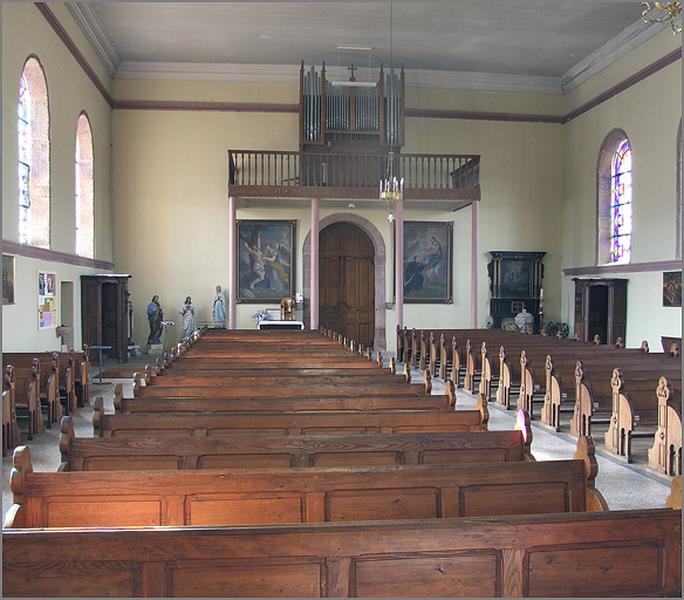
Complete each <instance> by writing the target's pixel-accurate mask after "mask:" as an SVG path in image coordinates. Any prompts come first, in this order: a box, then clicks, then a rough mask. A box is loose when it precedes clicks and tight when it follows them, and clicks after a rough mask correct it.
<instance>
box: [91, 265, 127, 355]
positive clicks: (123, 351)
mask: <svg viewBox="0 0 684 600" xmlns="http://www.w3.org/2000/svg"><path fill="white" fill-rule="evenodd" d="M129 278H130V275H81V322H82V325H83V343H84V344H88V345H89V346H111V347H112V349H111V350H104V351H103V352H102V354H103V356H107V357H108V358H116V359H118V360H119V362H126V361H127V360H128V303H127V294H128V279H129ZM95 356H96V355H95V353H93V354H92V355H91V357H90V358H91V359H94V360H97V359H96V358H95Z"/></svg>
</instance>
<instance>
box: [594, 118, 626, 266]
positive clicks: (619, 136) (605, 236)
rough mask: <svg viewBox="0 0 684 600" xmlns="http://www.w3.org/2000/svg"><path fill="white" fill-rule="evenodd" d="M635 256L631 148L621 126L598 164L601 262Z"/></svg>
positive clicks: (606, 144) (603, 149)
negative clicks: (633, 252)
mask: <svg viewBox="0 0 684 600" xmlns="http://www.w3.org/2000/svg"><path fill="white" fill-rule="evenodd" d="M631 257H632V147H631V145H630V143H629V138H628V137H627V134H626V133H625V132H624V131H622V130H621V129H615V130H613V131H611V132H610V133H609V134H608V136H607V137H606V139H605V140H604V142H603V145H602V146H601V151H600V153H599V163H598V264H627V263H629V262H630V260H631Z"/></svg>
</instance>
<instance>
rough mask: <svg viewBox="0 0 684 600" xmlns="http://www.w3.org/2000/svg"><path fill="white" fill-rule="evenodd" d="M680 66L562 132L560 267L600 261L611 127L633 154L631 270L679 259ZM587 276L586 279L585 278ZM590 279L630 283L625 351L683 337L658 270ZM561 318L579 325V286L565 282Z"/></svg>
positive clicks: (583, 95) (623, 67) (600, 80)
mask: <svg viewBox="0 0 684 600" xmlns="http://www.w3.org/2000/svg"><path fill="white" fill-rule="evenodd" d="M679 42H680V38H679V37H674V36H672V34H671V33H668V32H667V31H665V32H663V33H662V34H660V35H658V36H656V37H655V38H653V39H651V40H650V41H649V42H647V43H646V44H644V45H643V46H641V47H640V48H637V49H636V50H635V51H633V52H631V53H630V54H628V55H627V56H625V57H623V58H622V59H620V60H619V61H617V63H615V65H613V66H611V67H610V68H609V69H607V70H606V71H603V72H601V73H599V74H598V75H596V76H595V77H593V78H592V79H590V80H589V81H588V82H586V83H585V84H583V85H582V86H580V88H579V89H578V90H576V91H575V92H573V94H572V95H570V97H569V100H570V101H571V102H574V103H575V104H576V103H579V102H582V101H586V99H587V97H588V95H589V93H593V92H595V91H596V90H600V89H601V88H604V89H605V88H606V87H609V86H610V85H614V84H615V83H617V82H616V81H615V74H616V73H620V74H623V73H626V74H627V75H629V74H631V73H634V72H637V71H639V70H640V69H642V68H644V67H645V66H646V65H647V64H649V63H650V62H652V61H653V60H655V59H657V58H660V57H662V56H664V55H666V54H667V53H668V52H670V51H671V50H672V49H673V48H674V47H676V44H678V43H679ZM681 76H682V63H681V61H677V62H675V63H673V64H671V65H670V66H668V67H666V68H664V69H662V70H660V71H659V72H657V73H655V74H654V75H651V76H650V77H648V78H647V79H645V80H643V81H641V82H640V83H638V84H636V85H635V86H633V87H631V88H629V89H628V90H626V91H624V92H622V93H620V94H618V95H617V96H615V97H613V98H612V99H610V100H609V101H607V102H605V103H603V104H601V105H600V106H597V107H596V108H594V109H592V110H590V111H589V112H587V113H585V114H583V115H582V116H580V117H578V118H576V119H574V120H573V121H571V122H570V123H568V124H567V125H566V126H565V132H564V160H565V169H564V194H563V210H562V224H563V227H562V235H563V242H562V257H563V260H562V267H563V268H577V267H592V266H595V265H596V263H597V251H596V239H597V228H596V211H597V184H596V168H597V161H598V156H599V150H600V148H601V144H602V143H603V140H604V139H605V137H606V136H607V135H608V133H610V131H611V130H612V129H614V128H621V129H623V130H624V131H625V132H626V133H627V135H628V136H629V139H630V143H631V146H632V153H633V161H634V164H633V177H634V185H633V194H634V195H633V199H634V200H633V201H634V208H633V211H634V215H633V237H632V264H633V265H634V268H635V269H637V270H638V269H639V267H638V264H639V263H648V262H657V261H670V260H674V259H675V235H676V224H675V202H676V163H677V159H676V144H677V127H678V125H679V122H680V119H681V114H682V103H681V98H682V95H681V90H682V79H681ZM583 276H584V275H583ZM586 277H609V278H611V277H617V278H623V279H627V280H628V284H627V339H626V343H627V345H628V346H638V345H639V343H640V342H641V340H643V339H646V340H648V342H649V345H650V346H651V348H652V349H659V348H661V345H660V336H661V335H672V336H678V335H681V330H682V324H681V309H676V308H664V307H663V306H662V287H661V280H662V274H661V272H636V273H619V274H611V273H609V272H606V271H605V270H602V269H598V268H596V269H594V270H593V271H592V272H591V273H588V274H587V275H586ZM562 316H563V320H566V321H568V322H569V323H570V324H571V325H572V324H573V323H574V283H573V281H572V276H565V277H563V305H562Z"/></svg>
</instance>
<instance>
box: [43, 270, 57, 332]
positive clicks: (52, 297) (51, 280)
mask: <svg viewBox="0 0 684 600" xmlns="http://www.w3.org/2000/svg"><path fill="white" fill-rule="evenodd" d="M56 296H57V274H56V273H48V272H46V271H38V329H39V330H41V329H52V328H54V327H57V297H56Z"/></svg>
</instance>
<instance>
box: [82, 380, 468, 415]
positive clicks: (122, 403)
mask: <svg viewBox="0 0 684 600" xmlns="http://www.w3.org/2000/svg"><path fill="white" fill-rule="evenodd" d="M450 384H451V382H448V385H447V387H446V390H447V394H445V395H440V396H437V395H430V396H424V397H412V396H404V397H398V398H397V397H383V396H376V397H373V396H370V397H369V396H364V395H363V394H360V395H359V396H357V397H325V398H306V397H304V398H302V397H293V398H124V397H123V392H122V390H121V386H120V384H118V385H117V386H116V388H115V395H114V407H115V410H116V412H121V413H124V414H127V413H163V412H174V413H178V412H193V413H195V412H211V413H221V412H253V411H266V412H277V411H283V412H301V411H306V412H321V411H331V410H332V411H344V412H346V411H354V412H359V411H377V410H442V411H446V410H453V407H454V406H455V404H456V394H455V393H454V391H453V387H451V385H450ZM95 402H96V403H95V404H94V405H95V406H96V407H97V406H101V404H97V399H96V401H95ZM96 410H97V408H96Z"/></svg>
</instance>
